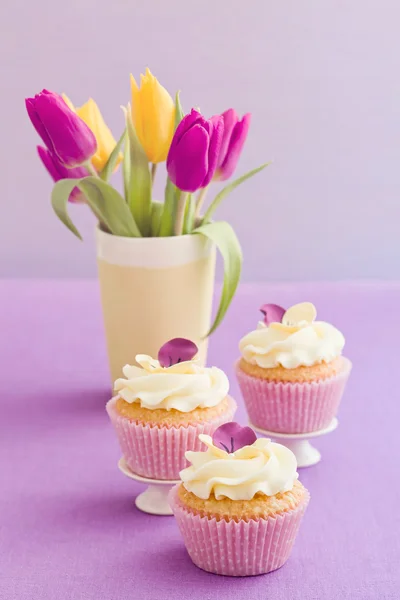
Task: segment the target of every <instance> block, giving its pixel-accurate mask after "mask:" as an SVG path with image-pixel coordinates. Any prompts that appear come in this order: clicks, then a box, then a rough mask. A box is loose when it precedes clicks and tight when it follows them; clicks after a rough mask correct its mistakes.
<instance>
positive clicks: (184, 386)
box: [107, 338, 236, 480]
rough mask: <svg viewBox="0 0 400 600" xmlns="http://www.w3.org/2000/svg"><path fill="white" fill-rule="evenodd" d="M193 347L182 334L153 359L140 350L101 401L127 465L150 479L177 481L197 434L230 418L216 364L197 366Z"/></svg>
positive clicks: (233, 406)
mask: <svg viewBox="0 0 400 600" xmlns="http://www.w3.org/2000/svg"><path fill="white" fill-rule="evenodd" d="M197 351H198V349H197V346H196V345H195V344H194V343H193V342H191V341H189V340H185V339H183V338H176V339H174V340H171V341H170V342H167V343H166V344H165V345H164V346H163V347H162V348H161V349H160V351H159V354H158V360H153V359H152V358H151V357H150V356H147V355H143V354H140V355H138V356H136V362H137V363H138V364H139V365H140V366H139V367H137V366H130V365H126V366H125V367H124V368H123V374H124V376H125V378H121V379H118V380H117V381H116V382H115V391H116V392H117V395H116V396H115V397H114V398H112V399H111V400H110V401H109V402H108V403H107V412H108V414H109V417H110V419H111V421H112V423H113V425H114V428H115V431H116V433H117V436H118V440H119V443H120V446H121V450H122V454H123V456H124V458H125V461H126V463H127V464H128V466H129V468H130V469H131V470H132V471H133V472H134V473H136V474H137V475H141V476H142V477H148V478H150V479H168V480H174V479H178V477H179V471H180V470H181V469H183V468H184V467H185V466H186V465H187V462H186V459H185V452H186V451H187V450H197V449H199V448H200V445H201V443H200V441H199V439H198V436H199V434H208V435H212V434H213V432H214V431H215V430H216V429H217V428H218V427H219V426H220V425H221V424H222V423H226V422H228V421H231V420H232V418H233V416H234V414H235V410H236V403H235V402H234V400H233V399H232V398H231V397H230V396H228V391H229V382H228V378H227V376H226V375H225V373H224V372H223V371H221V370H220V369H217V368H216V367H211V368H206V367H202V366H200V365H199V364H198V363H197V361H196V359H195V356H196V354H197Z"/></svg>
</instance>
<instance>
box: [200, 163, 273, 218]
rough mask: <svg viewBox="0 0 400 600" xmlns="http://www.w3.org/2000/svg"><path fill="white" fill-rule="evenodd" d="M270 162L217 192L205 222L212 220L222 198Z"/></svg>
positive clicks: (205, 216)
mask: <svg viewBox="0 0 400 600" xmlns="http://www.w3.org/2000/svg"><path fill="white" fill-rule="evenodd" d="M269 164H270V163H265V164H263V165H261V167H257V169H253V170H252V171H249V172H248V173H246V174H245V175H242V176H241V177H239V178H238V179H235V181H232V183H229V184H228V185H227V186H225V187H224V188H223V189H222V190H221V191H220V192H219V194H217V195H216V196H215V198H214V200H213V201H212V203H211V204H210V206H209V207H208V209H207V211H206V214H205V215H204V217H203V223H209V222H210V221H211V217H212V215H213V213H214V211H215V209H216V208H217V207H218V206H219V204H220V203H221V202H222V200H223V199H224V198H225V196H227V195H228V194H230V192H232V191H233V190H234V189H235V188H237V187H238V186H239V185H240V184H241V183H243V182H244V181H246V180H247V179H250V177H253V175H256V173H259V172H260V171H262V170H263V169H265V167H268V165H269Z"/></svg>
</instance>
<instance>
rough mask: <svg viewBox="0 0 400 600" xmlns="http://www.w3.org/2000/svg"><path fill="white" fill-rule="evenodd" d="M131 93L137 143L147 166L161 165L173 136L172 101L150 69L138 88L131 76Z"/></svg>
mask: <svg viewBox="0 0 400 600" xmlns="http://www.w3.org/2000/svg"><path fill="white" fill-rule="evenodd" d="M131 90H132V121H133V124H134V126H135V129H136V133H137V136H138V138H139V141H140V143H141V144H142V146H143V148H144V151H145V152H146V155H147V158H148V159H149V161H150V162H152V163H159V162H163V161H164V160H166V158H167V155H168V150H169V147H170V145H171V141H172V137H173V135H174V121H175V105H174V101H173V100H172V98H171V96H170V95H169V93H168V92H167V90H166V89H165V88H164V87H163V86H162V85H160V84H159V83H158V81H157V79H156V78H155V77H154V75H152V74H151V72H150V69H146V74H145V75H141V76H140V88H139V87H138V85H137V83H136V81H135V79H134V77H133V76H132V75H131Z"/></svg>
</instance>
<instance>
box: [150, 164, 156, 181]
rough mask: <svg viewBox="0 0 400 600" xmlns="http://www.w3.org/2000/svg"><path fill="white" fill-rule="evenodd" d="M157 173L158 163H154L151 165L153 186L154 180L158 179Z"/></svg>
mask: <svg viewBox="0 0 400 600" xmlns="http://www.w3.org/2000/svg"><path fill="white" fill-rule="evenodd" d="M156 171H157V163H153V164H152V165H151V184H152V185H154V180H155V178H156Z"/></svg>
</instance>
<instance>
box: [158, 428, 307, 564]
mask: <svg viewBox="0 0 400 600" xmlns="http://www.w3.org/2000/svg"><path fill="white" fill-rule="evenodd" d="M199 438H200V440H201V441H202V442H203V443H204V444H205V445H206V446H207V451H205V452H187V453H186V457H187V459H188V460H189V461H190V463H191V466H190V467H188V468H186V469H183V471H181V473H180V477H181V480H182V483H180V484H178V485H176V486H174V487H173V488H172V490H171V492H170V496H169V499H170V505H171V508H172V510H173V513H174V515H175V517H176V520H177V523H178V526H179V529H180V531H181V534H182V537H183V539H184V542H185V546H186V548H187V551H188V553H189V556H190V558H191V559H192V561H193V562H194V564H195V565H197V566H198V567H200V568H201V569H204V570H205V571H209V572H211V573H217V574H218V575H234V576H245V575H260V574H262V573H269V572H270V571H274V570H275V569H279V567H281V566H282V565H283V564H284V563H285V562H286V560H287V559H288V557H289V555H290V552H291V550H292V547H293V543H294V540H295V538H296V535H297V532H298V529H299V526H300V521H301V519H302V517H303V514H304V511H305V509H306V507H307V504H308V501H309V498H310V496H309V493H308V491H307V490H306V488H305V487H304V486H303V485H302V484H301V483H300V482H299V481H298V474H297V472H296V469H297V463H296V458H295V456H294V454H293V452H292V451H291V450H289V449H288V448H286V447H285V446H282V445H281V444H274V443H273V442H271V440H269V439H266V438H259V439H257V436H256V434H255V433H254V431H253V430H252V429H250V427H241V426H240V425H238V424H237V423H226V424H225V425H221V427H219V428H218V429H217V430H216V431H215V432H214V434H213V436H212V437H211V436H209V435H204V434H202V435H200V436H199Z"/></svg>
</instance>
